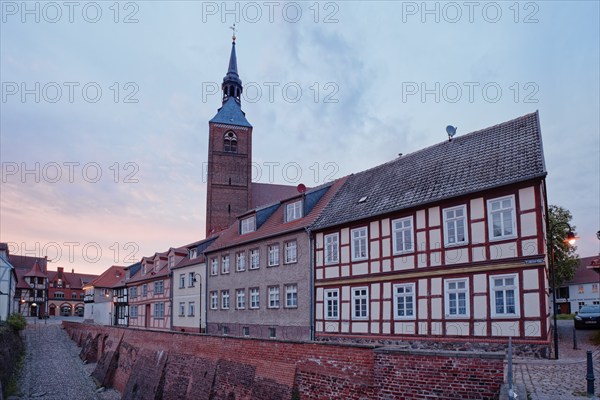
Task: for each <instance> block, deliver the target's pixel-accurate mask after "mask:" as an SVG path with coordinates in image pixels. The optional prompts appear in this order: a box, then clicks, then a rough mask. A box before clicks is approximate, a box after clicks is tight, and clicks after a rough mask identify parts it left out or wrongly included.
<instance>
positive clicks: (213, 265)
mask: <svg viewBox="0 0 600 400" xmlns="http://www.w3.org/2000/svg"><path fill="white" fill-rule="evenodd" d="M218 273H219V258H218V257H214V258H211V260H210V274H211V275H217V274H218Z"/></svg>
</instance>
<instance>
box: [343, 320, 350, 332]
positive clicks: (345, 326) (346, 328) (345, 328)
mask: <svg viewBox="0 0 600 400" xmlns="http://www.w3.org/2000/svg"><path fill="white" fill-rule="evenodd" d="M348 332H350V322H347V321H344V322H342V333H348Z"/></svg>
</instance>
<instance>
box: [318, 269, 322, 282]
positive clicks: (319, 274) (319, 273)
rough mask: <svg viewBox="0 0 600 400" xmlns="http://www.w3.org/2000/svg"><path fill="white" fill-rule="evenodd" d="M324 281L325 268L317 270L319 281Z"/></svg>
mask: <svg viewBox="0 0 600 400" xmlns="http://www.w3.org/2000/svg"><path fill="white" fill-rule="evenodd" d="M321 279H323V268H317V280H321Z"/></svg>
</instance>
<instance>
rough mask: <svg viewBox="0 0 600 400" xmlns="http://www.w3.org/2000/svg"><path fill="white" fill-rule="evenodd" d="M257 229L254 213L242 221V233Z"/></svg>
mask: <svg viewBox="0 0 600 400" xmlns="http://www.w3.org/2000/svg"><path fill="white" fill-rule="evenodd" d="M255 230H256V217H255V216H254V215H253V216H251V217H248V218H244V219H243V220H241V221H240V234H242V235H244V234H246V233H250V232H254V231H255Z"/></svg>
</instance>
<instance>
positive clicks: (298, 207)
mask: <svg viewBox="0 0 600 400" xmlns="http://www.w3.org/2000/svg"><path fill="white" fill-rule="evenodd" d="M285 215H286V218H285V220H286V221H287V222H290V221H294V220H296V219H299V218H302V200H299V201H295V202H293V203H292V204H288V205H286V206H285Z"/></svg>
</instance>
